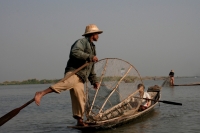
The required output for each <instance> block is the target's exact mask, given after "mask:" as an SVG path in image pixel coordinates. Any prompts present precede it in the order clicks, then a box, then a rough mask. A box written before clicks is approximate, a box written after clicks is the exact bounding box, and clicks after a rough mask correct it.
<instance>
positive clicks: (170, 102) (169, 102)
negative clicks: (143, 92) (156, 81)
mask: <svg viewBox="0 0 200 133" xmlns="http://www.w3.org/2000/svg"><path fill="white" fill-rule="evenodd" d="M134 98H139V99H145V100H151V101H155V102H162V103H166V104H172V105H180V106H182V103H177V102H172V101H165V100H154V99H148V98H140V97H134Z"/></svg>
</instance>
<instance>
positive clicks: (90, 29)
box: [82, 24, 103, 36]
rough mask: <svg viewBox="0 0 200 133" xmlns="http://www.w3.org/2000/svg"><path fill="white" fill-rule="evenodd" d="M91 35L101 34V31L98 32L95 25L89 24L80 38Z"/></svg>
mask: <svg viewBox="0 0 200 133" xmlns="http://www.w3.org/2000/svg"><path fill="white" fill-rule="evenodd" d="M91 33H99V34H101V33H103V31H102V30H99V28H98V27H97V26H96V25H95V24H90V25H88V26H86V28H85V33H84V34H83V35H82V36H85V35H87V34H91Z"/></svg>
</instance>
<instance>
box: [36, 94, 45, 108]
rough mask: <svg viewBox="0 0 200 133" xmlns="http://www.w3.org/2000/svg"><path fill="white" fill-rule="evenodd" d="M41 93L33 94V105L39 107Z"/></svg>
mask: <svg viewBox="0 0 200 133" xmlns="http://www.w3.org/2000/svg"><path fill="white" fill-rule="evenodd" d="M42 96H43V95H42V92H41V91H40V92H36V93H35V103H36V104H37V105H38V106H39V105H40V100H41V98H42Z"/></svg>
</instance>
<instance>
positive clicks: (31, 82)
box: [0, 76, 200, 85]
mask: <svg viewBox="0 0 200 133" xmlns="http://www.w3.org/2000/svg"><path fill="white" fill-rule="evenodd" d="M167 78H168V77H166V76H144V77H141V79H142V80H166V79H167ZM175 78H200V76H190V77H178V76H177V77H175ZM59 80H60V79H52V80H49V79H42V80H37V79H28V80H24V81H4V82H3V83H0V85H26V84H54V83H57V82H58V81H59Z"/></svg>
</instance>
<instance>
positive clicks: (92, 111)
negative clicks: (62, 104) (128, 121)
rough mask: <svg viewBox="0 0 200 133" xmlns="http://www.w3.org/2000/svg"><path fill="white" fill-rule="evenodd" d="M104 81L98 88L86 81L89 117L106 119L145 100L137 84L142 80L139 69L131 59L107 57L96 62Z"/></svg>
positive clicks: (127, 110) (118, 114) (131, 108)
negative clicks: (129, 60) (141, 96)
mask: <svg viewBox="0 0 200 133" xmlns="http://www.w3.org/2000/svg"><path fill="white" fill-rule="evenodd" d="M95 72H96V76H97V78H98V81H99V83H100V87H99V89H97V90H95V89H94V88H93V86H91V85H90V83H89V82H87V84H86V98H87V100H86V110H85V113H86V117H87V119H88V120H89V121H105V120H109V119H112V118H115V117H119V116H122V115H125V114H126V113H127V112H129V111H130V110H131V112H134V111H133V110H135V111H136V110H137V109H138V107H139V105H140V102H141V100H140V99H136V98H134V96H136V95H137V96H138V95H139V92H138V90H137V85H138V84H139V83H142V80H141V77H140V75H139V73H138V71H137V70H136V69H135V67H134V66H133V65H131V64H130V63H128V62H126V61H124V60H121V59H116V58H106V59H102V60H100V61H98V62H97V63H95Z"/></svg>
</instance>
